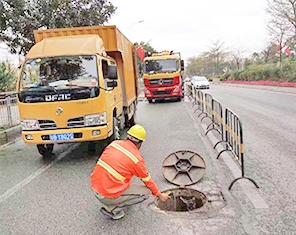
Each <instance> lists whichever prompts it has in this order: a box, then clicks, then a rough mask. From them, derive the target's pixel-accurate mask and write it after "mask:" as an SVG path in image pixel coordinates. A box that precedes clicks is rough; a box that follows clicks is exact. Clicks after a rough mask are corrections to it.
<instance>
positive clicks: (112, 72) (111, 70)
mask: <svg viewBox="0 0 296 235" xmlns="http://www.w3.org/2000/svg"><path fill="white" fill-rule="evenodd" d="M108 78H109V79H112V80H116V79H118V76H117V66H116V65H114V64H111V65H109V66H108Z"/></svg>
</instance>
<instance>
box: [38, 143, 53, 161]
mask: <svg viewBox="0 0 296 235" xmlns="http://www.w3.org/2000/svg"><path fill="white" fill-rule="evenodd" d="M37 150H38V152H39V153H40V154H41V155H42V157H43V159H49V158H51V157H52V151H53V144H37Z"/></svg>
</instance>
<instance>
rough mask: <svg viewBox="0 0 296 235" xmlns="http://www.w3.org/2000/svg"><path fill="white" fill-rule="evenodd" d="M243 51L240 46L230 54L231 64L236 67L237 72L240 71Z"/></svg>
mask: <svg viewBox="0 0 296 235" xmlns="http://www.w3.org/2000/svg"><path fill="white" fill-rule="evenodd" d="M244 52H245V50H244V49H243V48H242V46H239V47H237V48H234V49H233V51H232V52H230V56H231V57H232V59H233V62H234V64H235V66H236V69H237V70H239V69H241V65H242V62H243V56H242V55H243V53H244Z"/></svg>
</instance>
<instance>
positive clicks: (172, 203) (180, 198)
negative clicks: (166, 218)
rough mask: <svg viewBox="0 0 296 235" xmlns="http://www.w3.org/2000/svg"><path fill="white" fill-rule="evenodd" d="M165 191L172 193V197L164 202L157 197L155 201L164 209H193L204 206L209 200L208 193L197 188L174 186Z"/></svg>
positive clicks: (179, 210) (181, 210)
mask: <svg viewBox="0 0 296 235" xmlns="http://www.w3.org/2000/svg"><path fill="white" fill-rule="evenodd" d="M170 192H171V193H170ZM164 193H170V197H171V198H170V199H168V200H167V201H166V202H162V201H161V200H160V199H159V198H158V197H157V198H156V199H155V201H154V203H155V205H156V206H157V207H158V208H159V209H161V210H164V211H176V212H184V211H193V210H196V209H198V208H200V207H202V206H203V205H204V204H205V203H206V202H207V197H206V195H204V194H203V193H202V192H200V191H197V190H195V189H190V188H174V189H170V190H168V191H165V192H164Z"/></svg>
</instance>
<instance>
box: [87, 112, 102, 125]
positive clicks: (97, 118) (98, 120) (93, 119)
mask: <svg viewBox="0 0 296 235" xmlns="http://www.w3.org/2000/svg"><path fill="white" fill-rule="evenodd" d="M106 123H107V121H106V112H104V113H98V114H92V115H86V116H85V117H84V125H85V126H98V125H103V124H106Z"/></svg>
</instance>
